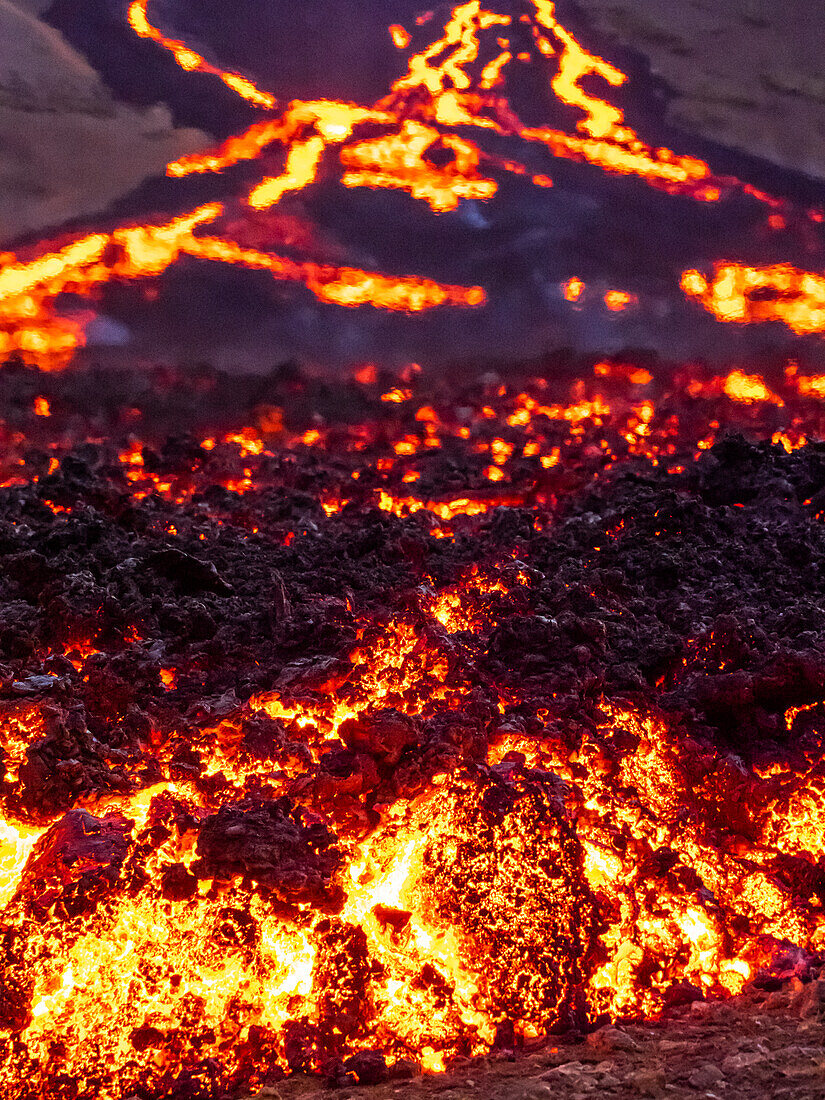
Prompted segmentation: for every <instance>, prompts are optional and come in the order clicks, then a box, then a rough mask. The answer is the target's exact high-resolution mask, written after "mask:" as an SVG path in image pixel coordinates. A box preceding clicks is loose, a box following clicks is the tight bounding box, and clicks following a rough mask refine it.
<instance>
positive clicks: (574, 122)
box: [0, 0, 822, 367]
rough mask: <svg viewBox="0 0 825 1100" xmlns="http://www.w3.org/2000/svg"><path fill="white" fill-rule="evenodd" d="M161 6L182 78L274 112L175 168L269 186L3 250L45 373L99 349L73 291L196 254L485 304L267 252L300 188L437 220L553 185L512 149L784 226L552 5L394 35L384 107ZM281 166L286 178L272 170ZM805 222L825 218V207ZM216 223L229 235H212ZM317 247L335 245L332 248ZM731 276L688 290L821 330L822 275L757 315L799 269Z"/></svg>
mask: <svg viewBox="0 0 825 1100" xmlns="http://www.w3.org/2000/svg"><path fill="white" fill-rule="evenodd" d="M148 7H149V0H132V3H131V4H130V6H129V10H128V19H129V24H130V26H131V28H132V29H133V30H134V32H135V33H136V34H137V35H139V36H140V37H142V38H146V39H150V40H152V41H154V42H156V43H157V44H158V45H159V46H161V47H163V48H164V49H166V50H168V51H170V53H171V54H172V56H173V57H174V58H175V60H176V62H177V63H178V64H179V65H180V66H181V67H182V68H183V69H184V70H186V71H200V72H203V73H207V74H211V75H213V76H215V77H216V78H218V79H220V80H221V81H222V82H223V83H224V84H225V85H226V86H227V87H228V88H229V89H231V90H232V91H233V92H235V93H236V94H237V95H238V96H240V97H241V98H243V99H244V100H246V101H247V102H248V103H249V104H250V105H251V106H253V107H255V108H257V109H260V110H262V111H265V112H268V113H269V115H271V116H272V118H271V119H269V118H267V119H266V120H264V121H258V122H256V123H254V124H253V125H252V126H251V127H250V128H249V129H248V130H247V131H246V132H245V133H242V134H238V135H235V136H233V137H231V138H229V139H228V140H227V141H225V142H224V143H223V144H222V145H221V146H220V147H219V148H217V149H215V150H212V151H211V152H207V153H201V154H195V155H192V156H188V157H184V158H183V159H181V160H178V161H175V162H173V163H171V164H169V165H168V167H167V174H168V175H169V176H171V177H174V178H181V177H184V176H188V175H192V174H194V173H209V172H222V171H224V170H226V169H228V168H230V167H231V166H233V165H236V164H238V163H240V162H242V161H251V160H260V162H261V165H262V169H263V172H264V174H263V177H262V179H261V180H260V182H259V183H257V184H256V185H255V186H254V187H252V189H251V190H249V191H248V193H246V194H245V195H242V196H238V197H237V198H236V199H234V200H232V201H231V202H229V203H227V202H213V203H207V204H204V205H202V206H200V207H199V208H197V209H195V210H192V211H190V212H187V213H185V214H182V215H178V216H177V217H175V218H166V219H164V218H162V217H159V218H158V219H157V220H156V221H155V222H152V223H149V224H143V225H131V226H130V225H124V226H120V227H118V228H115V229H107V230H105V231H95V232H92V233H90V234H87V235H85V236H81V237H77V238H75V239H69V240H64V241H62V242H54V243H53V244H52V245H48V244H44V245H41V246H39V248H38V250H37V253H36V254H35V255H33V256H29V257H25V256H17V255H14V254H13V253H5V254H0V354H6V355H8V354H12V353H17V354H21V355H23V356H24V357H26V358H28V359H29V360H32V361H35V362H38V363H39V364H40V365H41V367H57V366H61V365H64V364H65V363H66V362H67V361H68V360H69V359H70V358H71V357H72V355H73V353H74V352H75V350H76V349H77V348H78V347H80V346H82V344H83V343H84V340H85V328H86V325H87V323H88V322H89V321H90V320H91V319H92V318H93V316H94V313H93V312H92V311H90V310H88V309H87V310H86V311H85V312H81V313H77V311H76V310H75V312H74V313H71V312H66V311H65V310H64V312H63V313H61V309H60V303H61V296H63V299H62V300H63V301H65V300H66V299H65V296H66V295H73V296H80V297H81V298H86V299H90V300H91V301H92V302H94V300H95V299H96V297H98V296H99V295H100V292H101V289H102V288H103V287H104V286H105V284H107V283H111V282H121V281H132V280H146V279H153V278H157V277H158V276H160V275H161V274H162V273H163V272H164V271H166V270H167V269H168V268H169V267H170V266H171V265H173V264H175V263H177V262H179V261H180V260H181V259H183V258H187V257H189V258H195V259H198V260H202V261H209V262H216V263H221V264H231V265H237V266H241V267H246V268H251V269H256V270H261V271H266V272H269V273H270V274H271V275H272V276H273V278H274V279H276V280H280V281H290V282H295V283H300V284H303V285H304V286H305V287H306V288H308V289H309V291H310V292H311V293H312V294H314V295H315V296H316V297H317V298H318V299H320V300H321V301H324V302H328V303H331V304H334V305H338V306H345V307H351V308H352V307H358V306H364V305H372V306H374V307H376V308H380V309H385V310H393V311H402V312H412V313H416V312H421V311H425V310H430V309H433V308H435V307H439V306H452V307H462V308H476V307H479V306H481V305H483V304H484V302H485V300H486V292H485V290H484V288H483V287H480V286H457V285H445V284H442V283H439V282H437V281H434V280H431V279H427V278H425V277H420V276H403V277H402V276H396V275H391V274H386V273H381V272H375V271H366V270H363V269H361V268H358V267H356V266H354V265H353V266H346V265H345V266H342V265H341V264H339V263H335V264H333V263H327V262H319V261H318V260H317V259H308V258H306V254H305V255H304V256H303V257H296V256H294V255H290V254H282V253H279V252H276V251H271V250H270V249H269V248H266V247H264V248H261V246H260V242H261V241H262V240H263V241H264V242H266V243H268V244H272V245H274V246H275V247H278V246H279V245H283V244H284V243H287V244H289V243H294V242H290V241H286V242H285V241H284V232H283V228H282V227H279V225H278V222H277V219H276V218H275V210H276V208H277V206H278V204H279V203H280V202H281V200H282V199H283V198H284V196H285V195H287V194H290V193H295V192H301V191H304V190H306V189H307V188H309V187H311V186H312V185H313V184H315V183H317V182H319V181H320V180H323V179H328V178H337V179H338V180H339V181H340V183H341V184H342V185H343V187H344V188H373V189H382V190H395V191H403V192H406V193H407V194H409V195H411V196H412V197H413V198H414V199H416V200H418V201H420V202H422V203H425V204H427V205H428V206H429V207H430V209H431V210H432V211H433V212H434V213H435V214H441V213H444V212H445V211H450V210H455V209H456V208H457V207H458V206H459V205H460V204H461V203H462V202H464V201H466V200H469V199H475V200H479V201H487V200H490V199H491V198H493V196H495V195H496V193H497V192H498V190H499V180H500V179H501V177H502V176H503V175H505V174H507V173H510V174H516V175H519V176H523V177H526V178H527V179H529V180H530V181H532V183H533V184H535V185H536V186H538V187H552V185H553V181H552V178H551V177H550V176H548V175H547V173H546V171H545V170H544V169H542V170H538V171H537V170H536V168H535V167H532V168H530V167H528V166H527V163H526V162H523V161H522V160H518V159H514V158H513V157H511V156H506V155H504V152H503V150H504V148H505V145H509V146H511V147H513V148H514V149H515V150H516V151H519V150H521V151H522V152H523V153H524V154H525V156H526V157H527V161H531V160H534V159H535V157H537V156H538V157H541V156H543V157H544V158H545V160H547V162H548V165H547V166H548V167H549V166H550V164H552V161H553V159H558V158H564V159H567V160H574V161H581V162H587V163H589V164H592V165H595V166H597V167H598V168H600V169H602V170H603V171H605V172H607V173H610V174H614V175H623V176H634V177H637V178H639V179H641V180H643V181H645V182H646V183H648V184H650V185H651V186H653V187H656V188H659V189H663V190H665V191H668V192H670V193H673V194H680V195H685V196H687V197H689V198H692V199H695V200H696V201H699V202H704V203H717V202H720V201H722V200H724V199H726V198H729V197H731V196H733V195H742V194H745V195H749V196H751V197H752V198H754V199H756V200H757V201H759V202H760V203H763V204H765V205H766V206H767V207H768V208H769V209H770V210H771V211H772V212H773V213H772V215H771V216H772V217H773V218H780V219H781V218H782V217H783V216H784V215H783V214H782V213H777V211H782V210H784V209H785V208H786V207H789V204H787V203H784V202H782V201H781V200H778V199H775V198H772V197H771V196H769V195H766V194H765V193H764V192H761V191H759V190H757V189H756V188H754V187H753V186H751V185H750V184H747V183H742V182H740V181H739V180H736V179H734V178H730V177H725V176H715V175H714V174H713V173H712V171H711V169H710V167H709V165H708V164H707V163H706V162H705V161H703V160H701V159H700V158H697V157H695V156H690V155H682V154H677V153H674V152H673V151H671V150H670V149H667V148H663V147H653V146H651V145H649V144H647V143H646V142H645V141H644V140H643V139H642V138H641V137H640V136H639V134H638V133H636V131H635V130H634V129H633V128H632V127H631V126H630V125H629V124H628V123H627V121H626V120H625V117H624V113H623V111H622V110H621V109H620V108H619V107H617V106H615V105H614V104H613V103H611V102H610V100H609V93H610V91H611V90H613V89H616V88H618V87H620V86H622V85H623V84H625V83H626V81H627V76H626V74H625V73H623V72H622V71H621V70H619V69H618V68H616V66H615V65H613V64H610V63H609V62H607V61H605V60H604V59H603V58H600V57H598V56H597V55H595V54H593V53H591V52H589V51H588V50H587V49H585V47H584V46H582V45H581V43H580V42H579V41H578V40H577V39H576V38H575V37H574V36H573V35H572V34H571V33H570V32H569V31H568V30H567V29H566V28H565V27H564V26H563V25H562V24H561V23H560V22H559V20H558V18H557V15H556V9H555V4H554V3H552V2H551V0H529V2H527V0H525V3H524V4H523V12H522V14H520V15H517V14H502V13H500V12H496V11H493V10H488V9H486V8H484V7H483V6H482V4H481V2H480V0H467V2H465V3H461V4H458V5H457V6H456V7H455V8H454V9H453V10H452V12H451V13H450V15H449V17H448V18H447V20H446V22H445V25H444V28H443V32H442V34H441V36H440V37H437V38H436V39H435V40H434V41H431V42H430V43H429V44H427V45H424V46H423V48H420V49H418V50H417V51H416V47H415V46H414V45H413V41H414V39H415V40H417V39H418V38H419V37H421V35H422V34H426V33H427V31H426V27H427V25H428V24H429V22H430V19H421V20H419V24H420V26H419V27H417V28H416V29H415V30H414V31H413V32H409V31H407V30H406V29H405V28H403V27H399V26H394V27H392V28H390V32H391V34H392V37H393V41H394V43H395V44H396V46H397V47H398V48H399V49H402V50H407V51H408V52H409V58H408V68H407V72H406V74H404V75H403V76H401V77H399V78H398V79H397V80H396V81H395V82H394V83H393V85H392V88H391V89H390V91H389V93H388V95H387V96H386V97H384V98H383V99H382V100H380V101H379V102H377V103H375V104H373V105H369V106H363V105H358V104H354V103H350V102H345V101H335V100H327V99H323V100H314V101H306V100H294V101H293V102H291V103H289V104H288V105H286V106H282V105H279V104H278V103H277V101H276V100H275V98H274V97H273V96H272V95H270V94H269V93H268V92H266V91H264V90H261V89H260V88H259V87H258V86H257V85H256V84H254V83H253V82H252V81H250V80H249V79H247V78H246V77H244V76H242V75H241V74H239V73H234V72H227V71H224V70H222V69H220V68H219V67H217V66H215V65H213V64H211V63H210V62H208V61H207V60H206V59H205V58H204V57H203V56H202V55H201V54H199V53H197V52H196V51H194V50H193V49H191V48H190V47H189V46H188V45H187V44H186V43H185V42H183V41H179V40H177V39H174V38H170V37H168V36H166V35H165V34H164V33H163V32H162V31H161V30H159V29H158V28H157V27H156V26H155V25H154V24H153V23H152V22H151V20H150V18H149V13H148ZM525 62H526V63H529V62H537V63H540V64H541V65H542V66H545V67H546V68H547V70H548V83H549V92H550V93H551V103H552V105H553V109H554V111H556V112H557V113H558V114H559V116H560V120H561V122H562V125H561V126H560V125H545V126H536V125H533V126H530V125H526V124H525V123H524V122H522V121H521V119H520V118H519V117H518V115H517V113H516V111H515V109H514V107H513V105H512V103H511V102H510V101H509V99H508V98H507V95H506V89H505V84H506V77H507V73H508V70H509V69H510V68H511V67H512V66H513V65H515V64H522V63H525ZM599 86H602V87H604V88H606V90H607V94H608V98H602V97H601V96H599V95H598V94H597V93H596V91H595V90H594V89H595V88H597V87H599ZM564 127H569V128H564ZM571 129H572V132H570V130H571ZM485 138H487V139H489V138H492V139H494V141H495V145H496V148H498V149H499V150H500V151H499V152H496V153H494V152H492V151H490V150H489V149H486V148H485V147H484V139H485ZM276 165H277V170H276V171H275V173H274V174H271V175H270V174H267V173H268V172H269V171H270V170H271V168H272V166H276ZM805 216H806V217H807V216H810V218H813V219H815V220H819V221H821V214H820V213H818V212H816V211H813V212H807V214H806V215H805ZM205 226H210V227H212V229H214V234H213V235H207V236H205V235H201V233H202V231H203V229H204V227H205ZM304 230H305V231H304V232H303V233H302V234H301V236H302V239H303V238H306V240H304V241H303V246H306V245H307V242H308V241H310V240H312V238H313V231H312V229H311V227H309V226H306V227H304ZM210 231H211V230H210ZM287 236H289V235H288V234H287ZM313 247H314V249H315V250H316V251H317V250H318V249H321V251H323V248H322V246H321V245H320V244H319V242H313ZM293 251H294V250H293ZM304 251H305V253H306V248H305V247H304ZM733 270H734V268H733V267H725V268H724V269H723V274H722V276H720V279H721V282H720V281H719V280H717V282H716V284H715V285H714V286H713V287H711V286H710V284H708V283H707V281H706V280H704V278H703V276H701V275H700V274H699V273H698V272H688V273H686V275H685V280H684V288H685V290H686V292H687V293H688V294H689V295H691V296H693V297H695V298H697V299H699V300H700V301H701V302H702V303H703V304H704V305H705V306H706V307H707V308H708V309H709V310H711V311H712V312H713V313H714V314H715V315H716V316H717V317H718V318H719V319H721V320H736V321H751V320H753V321H761V320H765V319H777V320H785V321H787V322H788V323H789V324H791V326H792V327H793V328H794V330H795V331H796V332H800V331H806V332H810V331H817V332H819V331H822V322H821V320H817V321H816V323H813V322H811V321H808V322H802V321H800V320H799V317H800V310H799V305H800V304H801V303H804V301H805V295H806V294H807V293H809V292H812V291H813V292H815V294H816V297H817V301H818V300H819V298H821V290H820V289H819V284H821V282H822V279H821V278H819V279H817V277H816V276H814V275H810V276H804V273H802V272H790V270H789V273H788V278H791V279H792V280H793V281H794V286H795V294H794V299H795V302H794V304H793V308H786V307H785V306H784V304H783V306H782V307H777V308H775V309H774V310H770V309H767V308H765V307H764V306H763V305H762V304H760V307H759V308H755V309H753V310H751V311H749V310H748V304H749V301H750V298H749V295H750V292H751V291H752V290H753V289H758V290H760V291H763V290H764V288H765V287H766V286H767V287H776V289H777V290H781V289H782V288H783V287H784V282H785V281H787V280H786V277H785V275H784V274H783V272H784V269H777V272H776V273H774V272H773V270H772V269H769V270H768V272H767V273H766V274H765V275H763V276H762V277H760V278H754V277H752V276H749V275H748V271H749V270H750V269H745V268H743V269H742V271H743V272H744V276H743V277H742V278H738V279H737V280H735V285H734V286H732V287H730V288H728V287H727V282H729V281H730V280H729V279H728V277H727V275H726V274H725V273H727V272H731V271H733ZM725 279H727V282H725ZM722 284H724V287H725V288H727V289H722ZM780 284H782V286H780ZM814 284H816V287H814ZM674 289H675V288H674ZM631 298H632V296H631V295H629V294H628V293H627V292H624V291H612V292H610V294H609V295H608V296H607V297H606V299H605V301H606V304H607V307H608V308H609V309H611V310H614V311H617V310H621V309H624V308H625V307H626V305H627V304H628V302H629V301H630V300H631ZM720 299H721V301H720ZM789 317H790V320H789ZM800 326H801V327H800Z"/></svg>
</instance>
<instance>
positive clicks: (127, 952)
mask: <svg viewBox="0 0 825 1100" xmlns="http://www.w3.org/2000/svg"><path fill="white" fill-rule="evenodd" d="M570 366H571V365H570V364H568V366H567V368H566V370H567V377H568V381H567V382H563V381H560V378H561V377H562V376H563V375H564V373H565V370H564V369H562V367H563V365H562V364H561V363H547V364H544V365H543V367H542V368H541V369H538V368H533V369H532V370H524V371H522V372H520V373H517V372H514V373H513V374H512V376H511V378H510V380H509V381H507V382H505V381H503V380H499V379H496V378H493V377H490V376H485V378H484V380H483V381H472V380H471V381H467V380H464V381H454V382H451V381H449V380H447V379H444V378H442V379H441V380H440V381H439V380H436V379H435V378H433V377H428V376H426V374H424V373H422V372H420V371H419V370H418V369H417V368H414V367H412V368H410V369H409V370H408V371H407V372H405V374H404V375H403V376H402V377H392V376H389V375H386V374H383V373H382V372H380V371H378V370H376V368H375V367H373V366H366V367H364V368H363V369H362V370H360V371H359V372H358V374H357V376H356V377H354V378H351V379H339V380H338V381H335V382H330V381H325V380H320V379H313V378H311V377H308V376H304V375H303V374H301V373H300V372H298V371H296V370H295V369H294V368H283V369H281V370H279V371H276V372H275V373H274V374H272V375H271V376H270V377H268V378H265V379H261V378H246V379H243V378H240V379H239V378H237V377H230V376H228V375H221V374H219V373H216V372H213V371H208V370H204V369H200V370H197V371H189V372H183V373H181V372H170V371H168V370H158V371H155V372H152V373H150V374H148V375H147V374H137V373H131V372H109V373H101V372H98V371H94V370H88V371H86V370H75V371H71V372H62V373H51V374H42V373H39V372H37V371H33V370H28V369H25V368H23V367H22V366H21V365H19V364H18V365H17V366H16V367H14V366H10V367H8V368H7V369H6V370H5V371H4V372H2V373H0V398H2V406H3V408H4V409H5V410H7V413H6V418H5V420H4V421H3V423H2V428H1V430H0V477H2V479H3V488H2V489H0V560H2V570H1V571H0V575H1V576H2V582H0V583H2V589H3V591H2V601H0V710H2V722H0V743H1V745H2V765H3V782H2V788H1V789H0V794H1V795H2V820H0V905H2V912H1V914H0V936H2V943H3V954H2V961H0V988H2V998H0V1031H1V1032H2V1036H3V1044H2V1050H1V1051H0V1081H2V1086H3V1094H4V1096H7V1097H9V1100H35V1098H37V1100H65V1098H66V1097H72V1098H73V1100H93V1098H94V1100H126V1098H127V1097H132V1096H137V1097H140V1098H141V1100H161V1098H162V1100H172V1098H174V1100H182V1098H184V1097H186V1098H190V1100H191V1098H203V1100H206V1098H210V1100H216V1098H218V1097H229V1096H237V1095H241V1094H243V1093H244V1092H247V1091H254V1090H256V1089H258V1088H260V1087H262V1086H264V1085H268V1084H272V1083H273V1082H275V1081H277V1080H278V1079H279V1077H281V1076H283V1075H284V1074H285V1073H289V1072H299V1071H303V1072H310V1073H318V1074H323V1075H325V1076H326V1077H327V1078H328V1079H329V1080H332V1081H337V1082H339V1083H346V1082H349V1081H361V1082H371V1081H380V1080H386V1079H388V1078H392V1077H403V1076H408V1075H410V1074H412V1073H415V1072H417V1071H418V1070H419V1069H423V1070H425V1071H435V1070H439V1069H442V1068H444V1067H445V1066H447V1065H448V1064H449V1063H450V1060H451V1059H453V1058H454V1057H456V1056H467V1055H470V1056H472V1055H475V1054H480V1053H484V1052H486V1051H489V1050H491V1049H494V1048H497V1047H505V1048H510V1047H514V1046H515V1047H519V1046H523V1045H525V1044H533V1043H537V1042H540V1041H542V1039H544V1038H545V1037H548V1036H550V1035H552V1034H555V1033H559V1032H564V1031H566V1030H570V1029H573V1030H575V1031H582V1030H586V1029H588V1028H589V1027H593V1026H596V1025H598V1024H599V1023H600V1022H602V1021H604V1020H605V1019H607V1018H625V1019H627V1018H631V1019H632V1018H640V1017H645V1018H652V1017H657V1016H661V1015H663V1014H664V1015H667V1013H669V1012H670V1011H672V1010H673V1009H674V1008H675V1007H678V1006H679V1005H682V1004H684V1003H686V1002H688V1001H691V1000H695V999H702V998H706V999H710V1000H713V999H718V998H724V997H728V996H730V995H732V994H736V993H737V992H738V991H740V990H741V989H742V988H743V987H744V986H745V985H746V984H747V983H753V982H756V983H757V984H758V983H760V982H761V983H768V984H769V983H770V982H771V981H775V980H776V979H777V977H781V976H783V975H785V976H787V975H788V974H791V973H792V974H796V975H797V976H798V977H800V978H802V979H803V980H805V979H807V978H808V977H809V976H810V974H811V973H812V972H813V968H814V967H815V966H816V965H819V964H820V963H821V959H822V953H823V951H825V871H823V864H822V855H821V853H822V850H823V844H825V767H824V766H823V737H825V658H823V645H822V637H823V636H822V620H823V613H825V606H823V598H822V595H821V590H822V586H821V577H822V574H823V571H825V526H824V525H823V518H824V517H825V451H823V445H822V444H821V443H817V442H815V440H816V439H820V438H822V436H823V430H825V404H823V402H825V377H823V376H821V375H817V374H813V373H808V372H806V371H805V370H804V369H803V368H802V367H800V366H799V365H798V364H796V363H793V362H786V363H782V364H775V365H774V366H772V368H771V370H770V371H768V372H766V373H764V374H755V373H749V372H747V371H744V370H742V369H735V370H731V371H730V372H728V373H727V374H722V375H715V374H713V373H712V372H710V371H708V370H705V369H702V368H700V367H699V366H692V367H689V368H688V367H684V368H680V369H678V370H676V369H674V368H673V367H672V366H670V365H667V364H659V363H657V362H654V361H648V362H644V363H643V362H630V361H625V360H620V359H611V360H600V361H598V362H596V363H592V362H591V363H589V364H585V363H583V362H582V363H578V364H575V367H574V369H573V370H572V374H571V371H570ZM571 378H572V381H571V380H570V379H571ZM551 379H554V380H551ZM92 395H94V400H92ZM90 410H94V411H90Z"/></svg>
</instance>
